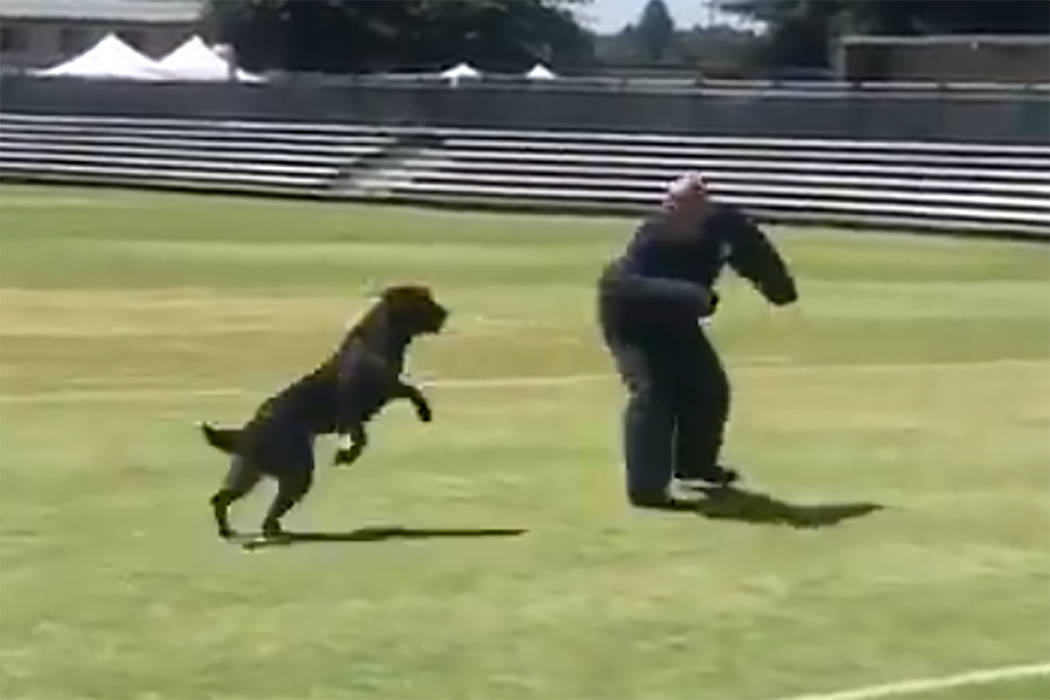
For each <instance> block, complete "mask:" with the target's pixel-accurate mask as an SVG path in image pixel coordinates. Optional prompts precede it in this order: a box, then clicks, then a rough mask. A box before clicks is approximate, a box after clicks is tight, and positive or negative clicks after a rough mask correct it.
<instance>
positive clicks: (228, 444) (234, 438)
mask: <svg viewBox="0 0 1050 700" xmlns="http://www.w3.org/2000/svg"><path fill="white" fill-rule="evenodd" d="M200 429H201V432H202V433H204V439H205V440H207V442H208V444H209V445H211V446H212V447H214V448H215V449H217V450H222V451H223V452H225V453H227V454H233V453H234V452H236V451H237V442H238V440H239V438H240V437H241V429H240V428H216V427H214V426H211V425H209V424H208V423H200Z"/></svg>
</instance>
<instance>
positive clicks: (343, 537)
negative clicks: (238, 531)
mask: <svg viewBox="0 0 1050 700" xmlns="http://www.w3.org/2000/svg"><path fill="white" fill-rule="evenodd" d="M526 532H528V531H527V530H524V529H521V528H483V529H456V528H435V529H427V528H424V529H419V528H410V527H397V526H395V527H363V528H360V529H357V530H351V531H349V532H285V533H284V534H282V535H281V536H279V537H262V536H255V537H251V538H250V539H247V540H245V541H243V542H242V543H241V546H242V547H244V548H245V549H259V548H261V547H275V546H288V545H293V544H301V543H303V542H379V541H382V540H394V539H402V540H408V539H424V538H430V537H516V536H518V535H523V534H525V533H526Z"/></svg>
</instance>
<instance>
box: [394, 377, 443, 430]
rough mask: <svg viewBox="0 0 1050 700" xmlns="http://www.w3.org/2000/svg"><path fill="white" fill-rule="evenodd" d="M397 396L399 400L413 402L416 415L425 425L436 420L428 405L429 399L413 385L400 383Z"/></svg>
mask: <svg viewBox="0 0 1050 700" xmlns="http://www.w3.org/2000/svg"><path fill="white" fill-rule="evenodd" d="M396 395H397V397H398V398H404V399H408V400H409V401H411V402H412V405H413V406H415V407H416V415H417V416H419V420H421V421H423V422H424V423H429V422H430V421H431V420H433V418H434V413H433V411H431V410H430V404H429V403H427V399H426V397H425V396H423V392H421V391H420V390H419V389H417V388H416V387H414V386H412V385H411V384H405V383H403V382H398V385H397V391H396Z"/></svg>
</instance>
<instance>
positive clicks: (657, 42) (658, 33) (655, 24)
mask: <svg viewBox="0 0 1050 700" xmlns="http://www.w3.org/2000/svg"><path fill="white" fill-rule="evenodd" d="M633 36H634V38H635V39H636V40H637V41H638V43H639V44H640V45H641V46H642V47H643V48H644V49H645V51H646V53H648V54H649V57H650V58H652V59H657V60H658V59H661V58H663V57H664V54H665V53H666V52H667V49H668V48H669V47H670V46H671V41H672V39H673V38H674V20H673V19H671V13H670V12H668V10H667V5H665V4H664V0H649V2H648V3H646V5H645V9H644V10H642V16H641V17H640V18H639V20H638V25H637V26H636V27H634V29H633Z"/></svg>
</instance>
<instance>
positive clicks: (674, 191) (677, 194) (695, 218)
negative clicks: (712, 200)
mask: <svg viewBox="0 0 1050 700" xmlns="http://www.w3.org/2000/svg"><path fill="white" fill-rule="evenodd" d="M706 207H707V186H706V185H705V184H704V178H703V177H702V176H701V175H700V173H698V172H693V171H690V172H687V173H683V174H682V175H680V176H678V177H676V178H675V179H674V180H672V181H671V182H670V183H669V184H668V185H667V195H666V197H665V198H664V209H665V210H666V211H667V213H668V218H669V222H670V228H671V231H672V233H674V234H676V235H683V236H688V235H691V234H695V233H696V230H697V227H699V225H700V220H701V219H702V218H703V215H704V210H705V209H706Z"/></svg>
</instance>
